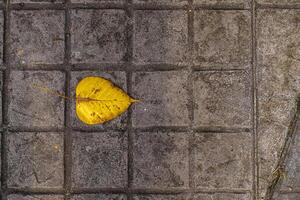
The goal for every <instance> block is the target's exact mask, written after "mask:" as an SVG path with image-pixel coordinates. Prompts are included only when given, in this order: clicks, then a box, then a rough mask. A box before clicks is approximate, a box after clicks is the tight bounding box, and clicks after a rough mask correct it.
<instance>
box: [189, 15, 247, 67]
mask: <svg viewBox="0 0 300 200" xmlns="http://www.w3.org/2000/svg"><path fill="white" fill-rule="evenodd" d="M194 27H195V33H194V34H195V36H194V40H195V44H194V48H195V60H194V64H195V65H200V66H205V67H220V68H227V69H228V68H234V67H235V68H236V67H239V68H245V67H247V65H249V64H250V61H251V13H250V12H249V11H229V10H217V11H213V10H202V11H196V12H195V19H194Z"/></svg>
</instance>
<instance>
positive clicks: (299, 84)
mask: <svg viewBox="0 0 300 200" xmlns="http://www.w3.org/2000/svg"><path fill="white" fill-rule="evenodd" d="M299 16H300V11H299V10H286V9H280V10H265V9H262V10H259V11H258V14H257V61H258V76H257V79H258V109H259V110H258V113H259V116H258V120H259V121H258V134H259V138H258V153H259V162H260V166H259V167H260V175H261V177H262V180H261V181H260V182H261V185H260V186H261V189H264V188H266V180H268V179H269V177H270V174H271V173H272V171H273V170H274V168H275V166H276V164H277V161H278V157H279V155H280V150H281V147H282V145H283V142H284V139H285V137H286V133H287V130H288V127H289V124H290V121H291V119H292V116H293V114H294V113H295V107H296V101H295V100H296V96H297V95H298V94H299V91H300V80H299V76H300V68H299V64H300V51H299V49H300V39H299V38H300V37H299V36H300V29H299V25H300V17H299Z"/></svg>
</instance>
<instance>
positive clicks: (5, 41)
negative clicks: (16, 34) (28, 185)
mask: <svg viewBox="0 0 300 200" xmlns="http://www.w3.org/2000/svg"><path fill="white" fill-rule="evenodd" d="M9 34H10V0H4V28H3V63H4V65H5V70H4V74H3V80H2V81H3V90H2V91H3V93H2V120H3V123H2V126H3V131H2V133H1V135H2V137H1V200H7V185H8V183H7V182H8V180H7V179H8V175H7V174H8V165H7V134H8V131H7V125H8V104H9V98H8V93H9V88H8V84H9V76H10V59H9Z"/></svg>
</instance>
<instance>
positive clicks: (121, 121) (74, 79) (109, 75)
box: [71, 71, 127, 129]
mask: <svg viewBox="0 0 300 200" xmlns="http://www.w3.org/2000/svg"><path fill="white" fill-rule="evenodd" d="M88 76H99V77H102V78H105V79H107V80H110V81H112V82H113V83H114V84H115V85H117V86H118V87H120V88H121V89H123V90H124V91H125V92H126V90H127V85H126V73H125V72H117V71H115V72H96V71H80V72H72V73H71V96H72V97H74V98H75V91H76V86H77V84H78V83H79V81H80V80H81V79H83V78H85V77H88ZM71 125H72V127H75V128H81V129H83V128H89V129H108V128H114V129H123V128H125V127H126V125H127V113H126V112H125V113H123V114H122V115H121V116H119V117H117V118H116V119H114V120H112V121H109V122H106V123H104V124H102V125H93V126H89V125H86V124H84V123H83V122H81V121H80V120H79V119H78V117H77V115H76V102H75V100H72V101H71Z"/></svg>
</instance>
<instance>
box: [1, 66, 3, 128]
mask: <svg viewBox="0 0 300 200" xmlns="http://www.w3.org/2000/svg"><path fill="white" fill-rule="evenodd" d="M2 96H3V74H2V72H0V125H2V122H3V117H2V112H3V110H2V109H3V108H2V106H3V105H2V103H3V102H2Z"/></svg>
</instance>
